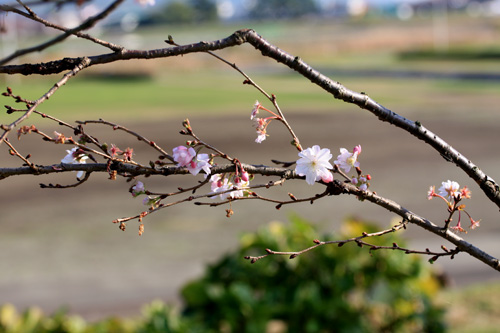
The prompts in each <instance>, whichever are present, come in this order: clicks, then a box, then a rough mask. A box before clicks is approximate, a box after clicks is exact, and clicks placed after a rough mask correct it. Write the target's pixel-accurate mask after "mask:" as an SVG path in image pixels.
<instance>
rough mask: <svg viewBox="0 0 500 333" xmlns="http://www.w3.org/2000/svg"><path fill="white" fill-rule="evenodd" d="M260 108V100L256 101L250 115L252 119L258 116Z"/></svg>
mask: <svg viewBox="0 0 500 333" xmlns="http://www.w3.org/2000/svg"><path fill="white" fill-rule="evenodd" d="M259 108H260V103H259V101H255V104H254V105H253V109H252V114H251V115H250V120H252V119H253V118H255V116H257V114H258V113H259Z"/></svg>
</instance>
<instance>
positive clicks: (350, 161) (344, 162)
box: [333, 145, 361, 172]
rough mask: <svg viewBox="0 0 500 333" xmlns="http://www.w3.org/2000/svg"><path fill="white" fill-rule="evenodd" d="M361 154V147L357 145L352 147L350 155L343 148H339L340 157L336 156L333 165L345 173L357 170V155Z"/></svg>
mask: <svg viewBox="0 0 500 333" xmlns="http://www.w3.org/2000/svg"><path fill="white" fill-rule="evenodd" d="M359 154H361V146H360V145H358V146H356V147H354V149H353V152H352V153H350V152H349V151H348V150H347V149H345V148H340V155H338V156H337V160H335V161H334V162H333V163H335V164H336V165H338V166H339V168H341V169H343V170H344V171H345V172H349V171H351V168H358V167H359V162H358V155H359Z"/></svg>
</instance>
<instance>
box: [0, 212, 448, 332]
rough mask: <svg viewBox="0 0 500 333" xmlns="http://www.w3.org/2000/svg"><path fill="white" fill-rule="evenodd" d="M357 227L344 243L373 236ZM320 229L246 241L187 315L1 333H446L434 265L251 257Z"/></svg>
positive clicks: (9, 315)
mask: <svg viewBox="0 0 500 333" xmlns="http://www.w3.org/2000/svg"><path fill="white" fill-rule="evenodd" d="M376 230H377V227H375V226H374V225H371V224H367V223H364V222H361V221H358V220H355V219H350V220H348V221H346V223H344V225H343V227H342V230H341V231H340V232H339V234H338V235H335V239H347V238H351V237H355V236H359V235H361V234H362V233H363V232H368V233H370V232H374V231H376ZM318 238H321V239H322V240H325V239H332V238H333V235H323V237H319V235H318V232H317V230H316V228H315V227H314V226H313V225H312V224H310V223H309V222H307V221H305V220H303V219H301V218H299V217H297V216H295V217H293V218H292V219H291V222H290V223H289V224H288V225H285V224H282V223H278V222H272V223H270V224H269V225H268V226H266V227H264V228H262V229H260V230H259V231H258V232H257V233H254V234H252V233H247V234H244V235H242V237H241V244H240V248H239V249H238V250H237V251H236V253H231V254H228V255H226V256H224V257H223V258H221V259H220V260H219V261H217V262H216V263H214V264H212V265H210V266H209V267H207V269H206V272H205V274H204V275H203V277H201V278H200V279H198V280H196V281H193V282H191V283H189V284H187V285H186V286H185V287H184V288H183V289H182V296H183V298H184V302H185V305H184V308H183V310H182V312H181V313H179V311H178V309H176V308H174V307H171V306H167V305H165V304H164V303H162V302H160V301H156V302H153V303H152V304H150V305H148V306H146V307H145V308H144V311H143V316H142V318H139V319H135V320H132V319H117V318H109V319H106V320H103V321H100V322H97V323H87V322H85V321H84V320H83V319H82V318H80V317H78V316H69V315H67V314H66V312H65V311H59V312H57V313H55V314H54V315H52V316H43V315H42V313H41V311H40V310H37V309H30V310H28V311H26V312H25V313H23V314H21V315H19V314H18V313H17V312H16V310H15V309H14V307H13V306H11V305H4V306H3V307H2V308H0V332H9V333H11V332H12V333H17V332H71V333H79V332H270V331H273V332H443V331H445V328H446V326H445V323H444V309H443V308H442V307H440V306H438V305H436V303H435V301H434V300H433V297H434V296H435V295H436V294H437V292H438V291H439V289H440V284H439V282H438V280H437V278H436V277H435V276H434V275H433V273H432V271H431V266H429V265H428V264H426V263H425V262H424V261H423V260H422V259H421V258H419V257H418V256H414V255H406V254H404V253H402V252H400V251H391V250H386V251H374V252H373V253H372V254H370V252H369V251H368V248H359V247H358V246H356V245H355V244H354V243H347V244H345V245H344V246H343V247H342V248H340V249H339V248H338V247H337V246H335V245H326V246H321V247H319V248H317V249H315V250H313V251H310V252H308V253H306V254H303V255H301V256H299V257H297V258H295V259H293V260H290V259H288V258H286V257H279V256H274V257H271V258H264V259H261V260H260V261H258V262H257V263H255V264H253V265H252V264H251V263H250V262H249V261H246V260H243V257H244V256H246V255H259V254H262V253H263V251H264V249H266V248H271V249H279V250H283V251H293V250H300V249H304V248H307V247H309V246H311V245H312V240H314V239H318ZM370 241H371V242H372V243H373V244H382V243H383V244H392V243H393V242H396V243H398V244H399V245H400V246H404V241H403V240H402V239H401V238H400V237H399V236H398V235H396V234H389V235H386V236H384V237H383V239H380V238H371V239H370Z"/></svg>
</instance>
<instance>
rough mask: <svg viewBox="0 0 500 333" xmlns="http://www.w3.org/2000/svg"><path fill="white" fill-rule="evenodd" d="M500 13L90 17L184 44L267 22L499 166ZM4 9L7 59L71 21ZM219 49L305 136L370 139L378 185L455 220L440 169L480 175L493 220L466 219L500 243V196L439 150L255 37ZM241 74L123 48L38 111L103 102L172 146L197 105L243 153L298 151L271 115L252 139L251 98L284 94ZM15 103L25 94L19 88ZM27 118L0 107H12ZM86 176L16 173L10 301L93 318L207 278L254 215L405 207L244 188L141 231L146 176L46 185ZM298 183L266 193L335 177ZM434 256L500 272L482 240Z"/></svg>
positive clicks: (482, 278) (215, 136)
mask: <svg viewBox="0 0 500 333" xmlns="http://www.w3.org/2000/svg"><path fill="white" fill-rule="evenodd" d="M1 3H2V4H10V3H11V2H10V1H2V2H1ZM35 3H36V2H35ZM59 3H62V2H59ZM109 3H110V2H109V1H106V2H105V1H99V2H98V1H79V5H74V4H66V5H55V4H54V5H44V6H36V5H35V4H33V9H34V10H35V11H36V12H37V13H38V14H39V15H40V16H42V17H44V18H46V19H48V20H50V21H53V22H56V23H58V24H61V25H63V26H66V27H72V26H76V25H78V24H80V23H81V22H82V21H83V20H84V19H85V18H87V17H89V16H92V15H95V14H96V13H98V12H100V11H101V10H102V9H103V8H105V6H107V5H108V4H109ZM499 18H500V1H498V0H493V1H479V0H474V1H469V0H445V1H419V0H414V1H396V0H380V1H377V0H367V1H365V0H347V1H343V0H336V1H329V0H307V1H299V0H286V1H285V0H283V1H271V0H268V1H265V0H220V1H219V0H217V1H215V0H191V1H167V0H164V1H160V0H156V4H155V5H154V6H141V5H140V4H138V3H137V2H134V1H126V2H125V3H124V4H123V5H122V6H121V7H120V8H119V9H118V10H116V11H115V12H114V13H113V14H112V15H110V16H109V17H108V18H107V19H106V20H104V21H103V22H101V23H99V24H98V25H97V26H96V27H95V28H93V29H92V30H90V34H92V35H94V36H96V37H98V38H100V39H103V40H106V41H110V42H113V43H116V44H120V45H123V46H125V47H126V48H129V49H157V48H165V47H167V46H168V45H167V44H165V42H164V40H165V39H167V38H168V35H172V36H173V39H174V40H175V41H176V42H177V43H179V44H189V43H194V42H198V41H201V40H216V39H220V38H224V37H227V36H229V35H230V34H232V33H233V32H234V31H236V30H238V29H241V28H252V29H254V30H256V31H257V32H258V33H259V34H260V35H262V36H263V37H264V38H265V39H267V40H268V41H269V42H270V43H272V44H274V45H276V46H278V47H280V48H281V49H283V50H285V51H287V52H288V53H290V54H292V55H294V56H300V57H301V58H302V59H303V60H304V61H305V62H307V63H308V64H310V65H311V66H312V67H314V68H315V69H317V70H319V71H321V72H322V73H323V74H325V75H327V76H329V77H330V78H332V79H333V80H336V81H340V82H341V83H342V84H344V85H345V86H346V87H347V88H349V89H352V90H354V91H358V92H360V91H363V92H366V93H367V94H368V95H369V96H370V97H372V98H373V99H374V100H376V101H377V102H379V103H381V104H382V105H384V106H386V107H387V108H389V109H391V110H393V111H395V112H397V113H399V114H400V115H402V116H404V117H407V118H409V119H412V120H419V121H420V122H422V124H423V125H424V126H426V127H427V128H428V129H430V130H431V131H434V132H435V133H437V134H438V135H439V136H441V137H442V138H443V139H444V140H446V141H447V142H449V143H450V144H451V145H453V147H454V148H456V149H457V150H458V151H460V152H461V153H462V154H463V155H465V156H467V157H468V158H470V159H471V160H472V161H473V162H474V163H475V164H477V165H478V166H479V167H480V168H481V169H482V170H483V171H484V172H485V173H486V174H488V175H489V176H491V177H492V178H493V179H496V180H498V179H500V171H499V168H498V165H499V163H500V154H499V153H500V151H499V150H500V149H499V147H498V144H497V142H498V139H499V135H500V134H499V132H498V124H499V121H500V109H499V105H500V70H499V69H498V63H499V59H500V45H499V44H498V41H499V40H500V39H499V37H500V20H499ZM0 24H1V29H2V33H1V34H0V38H1V40H0V41H1V44H0V54H1V56H2V58H4V57H6V56H8V55H10V54H11V53H13V52H14V51H15V50H17V49H20V48H25V47H28V46H32V45H37V44H39V43H41V42H43V41H46V40H49V39H51V38H53V37H54V36H56V35H58V32H56V31H54V30H51V29H47V28H45V27H43V26H41V25H40V24H37V23H34V22H31V21H29V20H26V19H23V18H21V17H18V16H16V15H13V14H12V13H9V14H8V15H5V14H0ZM108 52H109V50H108V49H105V48H103V47H100V46H98V45H95V44H93V43H91V42H89V41H86V40H81V39H77V38H70V39H68V40H67V41H66V42H64V43H61V44H57V45H55V46H52V47H50V48H48V49H46V50H44V51H43V52H40V53H32V54H29V55H27V56H24V57H21V58H18V59H16V60H15V61H13V62H11V64H14V63H26V62H41V61H50V60H55V59H60V58H63V57H75V56H83V55H97V54H102V53H108ZM217 54H219V55H221V56H223V57H225V58H226V59H227V60H228V61H230V62H234V63H236V64H237V65H238V66H239V67H240V68H241V69H242V70H243V71H245V72H246V73H247V74H248V75H250V76H251V77H252V79H253V80H254V81H255V82H256V83H257V84H259V85H260V86H261V87H262V88H263V89H265V90H266V91H267V92H268V93H273V94H275V95H276V96H277V98H278V102H279V104H280V106H281V108H282V109H283V111H284V112H285V115H286V116H287V119H288V121H289V122H290V124H291V126H292V127H293V128H294V130H295V131H296V133H297V135H298V137H299V138H300V140H301V142H302V145H303V146H304V147H310V146H312V145H315V144H318V145H320V146H321V147H327V148H330V149H331V151H332V154H333V155H334V156H336V155H337V154H338V150H339V148H341V147H345V148H347V149H349V150H350V149H352V148H353V147H354V146H355V145H358V144H360V145H361V146H362V147H363V154H362V155H361V157H360V162H361V168H362V169H363V172H364V173H369V174H371V176H372V182H371V189H372V190H374V191H376V192H377V193H379V194H380V195H382V196H385V197H387V198H391V199H393V200H395V201H397V202H399V203H400V204H402V205H403V206H405V207H406V208H408V209H409V210H411V211H414V212H415V213H417V214H419V215H422V216H425V217H427V218H429V219H430V220H432V221H434V222H435V223H437V224H439V223H442V222H443V221H444V219H445V218H446V216H447V212H446V207H445V204H444V203H443V202H440V201H438V200H433V201H428V200H427V197H426V194H427V191H428V189H429V186H431V185H436V186H437V187H439V186H440V185H441V182H442V181H446V180H448V179H451V180H455V181H457V182H459V183H460V185H461V186H464V185H466V186H468V187H469V188H470V189H471V190H472V199H471V200H468V202H465V203H466V205H467V210H468V212H469V213H471V215H472V216H473V217H474V218H475V219H481V227H480V228H479V229H476V230H469V229H468V228H466V229H467V230H468V231H469V232H468V233H467V234H463V236H464V237H465V239H466V240H469V241H471V242H472V243H473V244H477V245H478V246H479V247H480V248H482V249H483V250H485V251H486V252H488V253H489V254H491V255H493V256H496V257H499V256H500V250H499V248H498V246H497V238H498V236H499V233H500V225H499V224H498V208H497V207H496V206H495V205H494V204H492V203H491V202H489V201H488V200H487V199H486V197H485V196H484V195H483V194H482V192H481V191H480V189H479V187H478V186H477V185H476V184H474V182H473V181H471V180H470V179H469V178H468V177H466V175H465V174H464V173H463V172H461V171H460V170H459V169H458V168H457V167H455V166H454V165H453V164H451V163H447V162H446V161H445V160H444V159H443V158H441V157H440V156H439V154H437V153H436V152H435V151H434V150H433V149H431V148H430V147H427V146H425V145H423V144H422V142H420V141H419V140H417V139H416V138H414V137H411V136H410V135H409V134H408V133H406V132H404V131H402V130H400V129H398V128H396V127H394V126H391V125H390V124H387V123H381V122H379V121H378V119H376V117H374V116H373V115H371V114H370V113H368V112H367V111H363V110H361V109H359V108H357V107H355V106H353V105H348V104H345V103H342V102H340V101H337V100H334V99H333V98H332V97H331V96H329V95H327V94H326V93H324V92H323V91H322V90H321V89H320V88H318V87H316V86H314V85H312V84H311V83H310V82H308V81H307V80H305V79H303V78H302V77H300V76H298V75H297V74H296V73H294V72H293V71H291V70H289V69H288V68H285V67H284V66H281V65H279V64H277V63H276V62H275V61H273V60H270V59H267V58H264V57H262V56H261V55H260V53H259V52H258V51H256V50H254V49H253V48H252V47H251V46H250V45H242V46H240V47H236V48H232V49H227V50H222V51H220V52H217ZM61 76H62V75H54V76H51V77H39V76H32V77H20V76H6V75H4V76H2V77H0V81H1V84H2V85H3V86H10V87H11V88H12V89H13V92H14V94H20V95H21V96H22V97H24V98H27V99H31V100H34V99H37V98H39V97H40V96H41V95H42V94H43V93H45V92H46V91H47V90H48V89H50V87H51V86H52V85H53V84H54V83H55V82H56V81H57V80H58V79H59V78H60V77H61ZM242 82H243V77H241V76H240V75H239V74H238V73H237V72H236V71H234V70H232V69H231V68H229V67H228V66H227V65H224V64H223V63H221V62H218V61H217V60H216V59H215V58H213V57H210V56H209V55H207V54H190V55H185V56H182V57H177V58H166V59H158V60H151V61H127V62H118V63H113V64H110V65H106V66H94V67H92V68H89V69H87V70H85V71H84V72H83V73H81V74H79V75H78V76H77V77H75V78H73V79H71V80H70V81H69V83H68V84H67V85H66V86H64V87H63V88H61V89H60V90H59V91H58V92H57V93H56V94H55V95H54V96H53V97H51V99H50V100H49V101H47V102H45V103H44V104H43V105H42V106H40V108H39V110H40V111H42V112H45V113H47V114H50V115H52V116H55V117H57V118H59V119H61V120H64V121H67V122H73V121H75V120H90V119H98V118H103V119H105V120H108V121H111V122H115V123H120V124H122V125H125V126H127V127H128V128H130V129H132V130H134V131H136V132H138V133H142V134H144V135H145V136H146V137H148V138H149V139H151V140H153V141H155V142H156V143H158V144H159V145H161V146H162V147H163V148H164V149H165V150H167V151H171V149H172V148H174V147H176V146H179V145H181V144H183V143H184V142H185V140H186V137H183V136H180V135H179V134H178V131H179V130H180V129H181V122H182V120H183V119H185V118H189V119H190V121H191V125H192V126H193V129H194V131H195V132H196V133H197V134H198V136H199V137H201V138H202V139H203V140H205V141H206V142H209V143H210V144H212V145H214V146H216V147H218V148H219V149H221V150H222V151H224V152H226V153H227V154H229V155H231V156H235V157H237V158H239V159H240V160H241V161H242V162H245V163H250V164H270V163H271V162H270V160H271V159H278V160H282V161H292V160H296V159H297V153H296V151H295V149H294V148H293V147H291V146H289V141H290V138H289V136H287V132H286V130H285V129H284V128H283V126H280V124H278V123H271V125H270V126H269V128H268V133H269V134H270V136H269V137H268V139H267V140H266V141H264V142H263V143H262V144H257V143H255V142H254V140H255V130H254V129H253V128H252V122H251V121H250V119H249V117H250V112H251V109H252V106H253V104H254V102H255V100H256V99H258V100H261V101H262V103H263V104H264V105H265V106H267V107H271V105H270V103H267V102H266V101H264V97H263V96H262V95H260V94H259V93H258V91H256V90H255V89H252V88H251V87H250V86H248V85H243V84H242ZM2 102H3V104H9V105H13V104H14V103H13V101H12V100H9V99H8V98H5V97H2ZM13 106H15V105H13ZM13 119H14V117H13V116H12V115H7V114H5V113H3V114H1V115H0V122H1V123H10V122H11V121H12V120H13ZM24 124H25V125H31V124H35V125H36V126H37V127H38V128H39V129H40V130H42V131H44V132H45V133H47V134H49V135H52V133H53V131H55V130H57V131H59V132H63V133H65V134H66V135H67V136H70V135H72V133H70V132H68V131H67V130H66V129H64V128H63V127H60V126H58V124H57V123H55V122H51V121H48V120H47V119H39V118H37V117H36V116H35V115H33V116H31V117H30V119H29V120H28V121H27V122H25V123H24ZM87 131H88V132H91V133H92V135H94V136H96V137H98V138H99V140H100V141H101V142H107V143H109V144H111V143H113V144H115V145H117V146H118V147H119V148H121V149H122V150H124V149H125V148H127V147H131V148H133V149H134V159H135V160H137V161H140V162H142V163H147V162H148V161H149V160H156V159H157V154H155V152H154V151H152V150H150V149H149V148H148V147H147V146H146V145H145V144H141V143H140V142H138V141H137V140H136V139H134V138H133V137H131V136H128V135H126V134H124V133H118V132H115V131H112V130H111V128H109V127H103V126H98V125H93V126H89V127H88V129H87ZM14 139H15V136H11V140H12V141H15V146H16V148H17V149H18V150H19V151H20V152H21V154H23V155H26V154H28V153H30V154H31V155H32V157H31V160H32V162H35V163H37V164H54V163H59V161H60V160H61V159H62V158H63V157H64V156H65V155H66V151H65V150H66V149H70V148H71V147H69V146H61V145H57V146H55V145H52V144H48V143H45V142H43V141H41V140H40V138H39V137H37V136H34V135H28V136H23V137H22V139H21V140H20V141H17V140H14ZM68 147H69V148H68ZM1 149H2V150H3V157H2V159H1V160H2V166H3V167H5V166H19V165H20V163H19V161H18V160H16V159H15V158H13V157H10V156H9V155H8V152H7V148H6V147H5V145H3V147H2V148H1ZM198 178H200V179H201V176H199V177H198ZM141 180H142V181H143V182H144V183H145V184H146V187H147V189H150V190H152V191H171V190H173V189H175V188H177V187H178V186H189V185H190V184H191V185H192V184H194V183H195V181H196V180H195V179H193V178H190V177H177V178H175V177H168V178H167V179H156V178H147V179H141ZM74 181H75V175H74V174H64V175H57V176H43V177H36V178H35V177H33V176H17V177H10V178H7V179H4V180H2V181H1V186H2V191H0V207H1V214H0V226H1V230H2V232H1V233H0V272H1V273H0V304H5V303H12V304H13V305H15V306H16V307H17V308H18V309H25V308H27V307H29V306H34V305H36V306H39V307H40V308H42V309H43V310H44V311H45V312H49V313H50V312H52V311H55V310H56V309H58V308H60V307H61V306H67V307H68V308H69V311H70V312H72V313H78V314H80V315H82V316H84V317H85V318H87V319H92V320H96V319H101V318H104V317H107V316H113V315H114V316H128V315H134V314H136V313H138V312H139V309H140V307H141V305H142V304H145V303H147V302H150V301H152V300H154V299H161V300H163V301H165V302H168V303H176V302H179V294H178V290H179V288H180V287H181V286H182V285H184V284H185V283H186V282H188V281H190V280H192V279H194V278H196V277H199V276H200V274H201V273H202V272H203V268H204V266H205V265H207V264H208V263H211V262H214V261H215V260H217V258H218V257H219V256H220V255H222V254H224V253H227V252H229V251H231V250H234V249H235V248H236V246H237V243H238V235H239V234H240V233H241V232H243V231H255V230H256V229H257V228H258V227H261V226H264V225H267V224H268V223H269V222H271V221H276V220H278V221H282V222H285V223H286V222H287V221H288V218H289V216H290V215H291V214H298V215H300V216H303V217H306V218H307V219H309V220H311V221H313V222H314V223H315V224H316V226H317V227H318V228H319V229H320V230H322V231H325V232H337V231H338V230H340V228H341V226H342V221H343V220H344V219H345V218H347V217H350V216H356V217H357V218H359V219H364V220H370V221H374V222H376V223H378V224H379V225H380V226H381V227H386V226H389V225H391V223H392V224H394V223H395V222H396V221H397V220H396V221H395V220H394V219H393V218H394V216H393V215H392V214H389V213H388V212H386V211H384V210H383V209H382V208H380V207H377V206H374V205H372V204H370V203H366V202H365V203H362V202H359V201H358V200H356V199H355V198H351V197H334V198H326V199H323V200H319V201H317V202H315V204H314V205H310V204H298V205H290V206H285V207H283V208H282V209H281V210H279V211H277V210H276V209H275V208H274V205H272V204H266V203H263V202H258V203H257V202H254V201H247V202H235V203H234V204H233V205H232V209H233V210H234V215H233V216H232V217H231V218H227V217H226V216H225V212H224V208H221V207H218V208H217V207H216V208H210V207H207V206H203V207H198V206H193V205H187V204H184V205H178V206H174V207H171V208H168V209H165V210H163V211H160V212H158V213H156V214H153V215H151V216H149V217H147V218H146V219H145V220H144V223H145V233H144V234H143V235H142V236H140V237H139V236H138V234H137V225H136V224H135V223H129V224H128V228H127V230H126V231H125V232H122V231H120V230H119V229H118V226H117V225H115V224H113V223H111V221H112V220H114V219H116V218H120V217H125V216H131V215H135V214H137V213H139V212H141V211H142V210H143V209H144V207H143V206H142V203H141V201H142V198H135V199H134V198H132V196H131V195H130V193H129V192H128V189H129V187H130V186H131V184H130V183H127V182H126V181H125V180H124V179H120V178H119V179H118V180H116V181H111V180H108V179H107V176H106V175H104V174H93V175H92V176H91V179H90V180H89V181H88V182H86V183H84V184H83V185H81V186H79V187H77V188H74V189H65V190H58V189H41V188H40V187H39V185H38V184H39V183H45V184H48V183H60V184H69V183H72V182H74ZM265 181H267V180H266V179H263V180H262V182H265ZM285 185H286V186H284V187H283V188H279V189H270V190H266V191H263V192H264V193H263V194H265V195H266V196H269V197H274V198H282V199H283V198H286V197H287V193H288V192H292V193H294V194H295V195H296V196H297V197H306V196H308V195H312V194H314V193H316V192H317V191H321V188H320V185H315V186H313V187H309V186H308V187H306V188H304V186H303V183H302V182H298V181H294V182H288V183H287V184H285ZM467 226H468V225H467ZM402 236H403V237H404V238H406V239H407V240H408V242H409V244H410V246H411V247H412V248H415V249H421V250H424V249H425V248H430V249H431V250H436V251H437V250H439V248H440V246H441V245H446V246H448V247H449V248H451V245H449V244H446V242H444V241H443V240H441V239H440V238H438V237H434V236H432V235H430V234H428V233H426V232H424V231H423V230H419V229H418V228H417V227H415V226H410V227H409V228H408V229H407V230H406V231H404V233H402ZM276 250H279V249H276ZM339 251H341V249H339ZM266 260H274V258H268V259H266ZM424 260H426V258H424ZM434 268H436V269H437V270H438V271H440V272H442V273H444V274H446V275H447V277H448V280H449V281H451V282H450V288H451V289H450V290H453V288H456V287H459V288H460V289H463V288H465V287H470V286H477V285H484V284H485V283H486V282H490V281H492V282H496V281H497V279H498V277H497V276H498V275H497V272H496V271H494V270H493V269H491V268H489V267H488V266H486V265H484V264H482V263H480V262H479V261H477V260H476V259H473V258H471V257H469V256H468V255H467V254H459V255H458V256H456V258H455V259H454V260H449V259H447V258H443V259H440V260H438V261H437V262H436V264H434ZM443 297H445V296H443ZM444 302H446V299H445V300H444Z"/></svg>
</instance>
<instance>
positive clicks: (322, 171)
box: [295, 145, 333, 185]
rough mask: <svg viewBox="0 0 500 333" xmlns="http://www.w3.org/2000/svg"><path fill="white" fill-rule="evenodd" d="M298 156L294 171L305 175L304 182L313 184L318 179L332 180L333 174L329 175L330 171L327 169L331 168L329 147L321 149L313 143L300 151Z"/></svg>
mask: <svg viewBox="0 0 500 333" xmlns="http://www.w3.org/2000/svg"><path fill="white" fill-rule="evenodd" d="M299 157H300V159H299V160H298V161H297V166H296V167H295V172H296V173H297V174H298V175H299V176H306V182H307V183H308V184H309V185H313V184H314V183H315V182H316V181H318V180H323V181H325V182H328V181H333V176H330V175H331V172H330V170H328V169H332V168H333V166H332V165H331V164H330V162H329V161H330V159H331V158H332V154H331V153H330V149H327V148H323V149H321V148H320V147H319V146H318V145H315V146H313V147H312V148H307V149H305V150H303V151H301V152H300V153H299ZM329 174H330V175H329Z"/></svg>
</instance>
